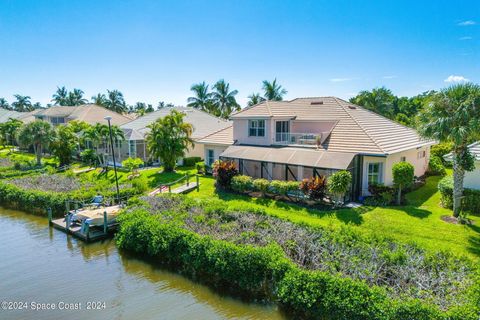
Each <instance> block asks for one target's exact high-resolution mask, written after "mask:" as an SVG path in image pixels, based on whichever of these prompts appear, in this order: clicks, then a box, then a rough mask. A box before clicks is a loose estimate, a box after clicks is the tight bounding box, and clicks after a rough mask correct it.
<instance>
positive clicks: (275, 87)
mask: <svg viewBox="0 0 480 320" xmlns="http://www.w3.org/2000/svg"><path fill="white" fill-rule="evenodd" d="M262 89H263V92H264V95H263V96H264V97H265V99H267V100H273V101H282V100H283V96H284V95H286V94H287V92H288V91H287V90H285V89H284V88H282V86H281V85H279V84H278V83H277V79H276V78H275V79H273V81H272V82H269V81H267V80H263V82H262Z"/></svg>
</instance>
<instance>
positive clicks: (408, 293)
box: [117, 197, 479, 319]
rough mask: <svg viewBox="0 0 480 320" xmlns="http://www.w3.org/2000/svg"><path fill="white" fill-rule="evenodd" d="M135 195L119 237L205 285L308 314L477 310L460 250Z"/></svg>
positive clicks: (432, 315) (382, 315)
mask: <svg viewBox="0 0 480 320" xmlns="http://www.w3.org/2000/svg"><path fill="white" fill-rule="evenodd" d="M144 200H145V201H146V202H147V204H142V203H140V205H137V206H132V207H131V208H130V209H129V210H128V211H127V213H125V214H122V216H121V218H120V221H121V228H120V232H119V234H118V238H117V241H118V244H119V245H120V246H121V247H122V248H125V249H130V250H133V251H136V252H140V253H147V254H149V255H153V256H155V255H158V256H160V257H161V259H162V260H163V261H165V262H167V263H169V264H173V265H175V267H176V268H178V269H179V270H183V271H184V272H187V273H190V274H192V275H194V276H200V277H201V278H202V279H207V278H208V281H209V282H213V284H214V285H222V284H227V283H228V284H229V285H232V286H234V287H235V288H237V289H240V290H241V291H242V292H245V293H246V294H252V295H255V296H260V297H264V298H270V299H274V300H278V301H279V302H280V303H281V304H282V305H284V306H285V307H287V308H288V309H289V310H290V311H292V312H294V313H300V314H302V315H303V316H306V317H309V318H310V317H311V318H323V317H326V318H329V319H344V318H348V319H400V318H402V319H403V318H405V319H406V318H410V319H438V318H445V317H447V316H449V317H451V319H454V318H455V319H469V318H471V319H474V318H475V317H477V318H478V315H476V313H477V312H478V291H477V292H476V293H475V288H477V290H478V281H479V280H478V271H477V269H476V267H475V266H474V265H473V263H471V262H470V261H468V260H466V259H463V258H457V257H455V256H452V255H450V254H448V253H436V254H430V253H427V252H425V251H423V250H421V249H419V248H417V247H415V246H414V245H406V244H399V243H396V242H393V241H390V240H388V239H377V238H376V239H373V238H367V237H365V236H361V235H359V234H356V233H355V232H353V231H352V230H351V229H349V228H345V229H342V230H341V231H339V230H331V229H327V228H318V229H317V228H315V229H313V228H309V227H305V226H300V225H296V224H293V223H290V222H287V221H283V220H281V219H278V218H273V217H269V216H267V215H265V214H263V213H262V212H259V211H257V212H254V211H252V210H248V209H247V208H245V209H244V210H243V211H234V212H226V211H225V209H224V208H225V206H224V205H223V204H222V202H221V201H215V202H212V201H209V202H204V203H198V202H194V201H193V200H190V201H189V200H185V199H184V198H182V197H159V198H146V199H144ZM235 288H233V289H235ZM400 315H401V316H400ZM399 316H400V317H399Z"/></svg>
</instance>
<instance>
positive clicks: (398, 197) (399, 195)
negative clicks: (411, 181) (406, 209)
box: [397, 186, 402, 205]
mask: <svg viewBox="0 0 480 320" xmlns="http://www.w3.org/2000/svg"><path fill="white" fill-rule="evenodd" d="M401 204H402V186H398V193H397V205H401Z"/></svg>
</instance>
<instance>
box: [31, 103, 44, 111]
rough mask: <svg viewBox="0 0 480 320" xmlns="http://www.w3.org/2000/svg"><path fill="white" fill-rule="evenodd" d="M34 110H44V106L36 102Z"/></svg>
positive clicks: (33, 106)
mask: <svg viewBox="0 0 480 320" xmlns="http://www.w3.org/2000/svg"><path fill="white" fill-rule="evenodd" d="M32 108H33V110H37V109H43V106H42V104H41V103H40V102H35V103H34V104H33V105H32Z"/></svg>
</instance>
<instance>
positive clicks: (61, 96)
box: [51, 87, 68, 106]
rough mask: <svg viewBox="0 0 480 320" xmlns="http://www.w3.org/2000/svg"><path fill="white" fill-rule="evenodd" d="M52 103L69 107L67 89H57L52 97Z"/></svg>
mask: <svg viewBox="0 0 480 320" xmlns="http://www.w3.org/2000/svg"><path fill="white" fill-rule="evenodd" d="M52 98H53V99H52V100H51V101H52V102H53V103H54V104H55V105H58V106H68V90H67V89H66V88H65V87H61V88H60V87H57V91H56V92H55V93H54V94H53V95H52Z"/></svg>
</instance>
